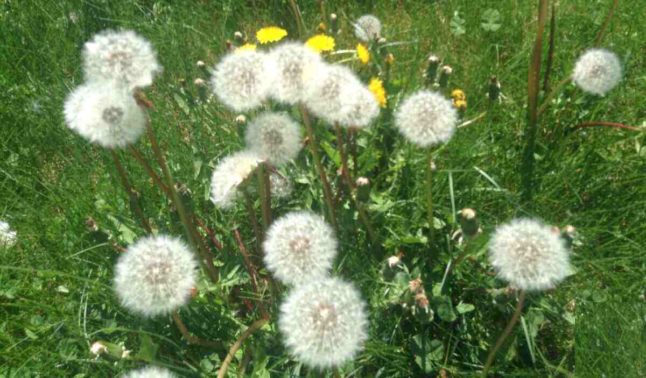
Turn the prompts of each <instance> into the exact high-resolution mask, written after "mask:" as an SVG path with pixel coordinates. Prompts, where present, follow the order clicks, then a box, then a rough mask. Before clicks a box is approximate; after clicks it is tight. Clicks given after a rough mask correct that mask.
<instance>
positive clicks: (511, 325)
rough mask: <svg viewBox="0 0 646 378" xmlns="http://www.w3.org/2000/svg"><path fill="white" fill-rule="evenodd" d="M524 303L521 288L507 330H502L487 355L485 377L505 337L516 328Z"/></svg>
mask: <svg viewBox="0 0 646 378" xmlns="http://www.w3.org/2000/svg"><path fill="white" fill-rule="evenodd" d="M524 303H525V291H524V290H521V291H520V292H519V294H518V303H517V304H516V310H515V311H514V314H513V315H512V316H511V319H509V323H507V327H505V330H504V331H502V334H501V335H500V337H498V340H496V344H495V345H494V347H493V349H491V351H490V352H489V356H487V362H486V363H485V366H484V369H483V370H482V376H483V377H486V376H487V373H488V372H489V369H490V368H491V365H492V364H493V360H494V358H495V357H496V353H497V352H498V349H500V347H501V346H502V344H503V343H504V342H505V339H507V337H508V336H509V334H510V333H511V331H512V330H513V329H514V326H515V325H516V322H518V318H520V314H521V313H522V312H523V304H524Z"/></svg>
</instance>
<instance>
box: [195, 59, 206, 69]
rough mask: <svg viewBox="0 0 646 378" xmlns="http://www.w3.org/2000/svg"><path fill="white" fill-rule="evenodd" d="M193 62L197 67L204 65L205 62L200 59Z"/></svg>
mask: <svg viewBox="0 0 646 378" xmlns="http://www.w3.org/2000/svg"><path fill="white" fill-rule="evenodd" d="M195 64H196V65H197V67H198V68H204V67H206V63H204V61H202V60H198V61H197V63H195Z"/></svg>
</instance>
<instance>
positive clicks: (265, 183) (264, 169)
mask: <svg viewBox="0 0 646 378" xmlns="http://www.w3.org/2000/svg"><path fill="white" fill-rule="evenodd" d="M268 168H269V167H268V166H267V163H261V164H260V165H259V166H258V169H257V171H256V175H257V178H258V191H259V192H260V193H259V194H260V207H261V208H262V225H263V228H264V231H265V232H267V229H268V228H269V225H270V224H271V182H270V181H269V169H268Z"/></svg>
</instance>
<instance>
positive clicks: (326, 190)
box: [300, 105, 339, 232]
mask: <svg viewBox="0 0 646 378" xmlns="http://www.w3.org/2000/svg"><path fill="white" fill-rule="evenodd" d="M300 110H301V115H302V116H303V123H304V124H305V129H306V130H307V136H308V138H309V140H310V142H309V146H310V151H311V152H312V158H313V159H314V165H315V167H316V170H317V171H318V173H319V177H320V179H321V182H322V184H323V196H324V197H325V202H326V205H327V209H328V216H329V218H330V219H329V221H330V222H331V223H332V226H333V227H334V229H335V230H336V231H337V232H338V231H339V225H338V223H337V221H336V208H335V206H334V199H333V198H332V188H331V187H330V182H329V181H328V179H327V175H326V174H325V170H324V168H323V163H322V162H321V155H320V154H319V150H318V144H317V140H316V135H315V134H314V129H313V128H312V123H311V121H310V117H309V115H308V114H307V110H306V109H305V107H304V106H303V105H300Z"/></svg>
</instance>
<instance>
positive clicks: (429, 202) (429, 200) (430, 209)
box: [426, 149, 434, 244]
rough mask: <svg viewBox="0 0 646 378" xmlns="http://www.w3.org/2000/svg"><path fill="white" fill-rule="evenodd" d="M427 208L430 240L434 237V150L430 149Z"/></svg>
mask: <svg viewBox="0 0 646 378" xmlns="http://www.w3.org/2000/svg"><path fill="white" fill-rule="evenodd" d="M426 206H427V207H426V209H427V211H428V214H427V215H428V236H429V237H428V242H429V244H430V243H432V239H433V223H434V222H433V219H434V218H433V150H431V149H429V150H428V161H427V163H426Z"/></svg>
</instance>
